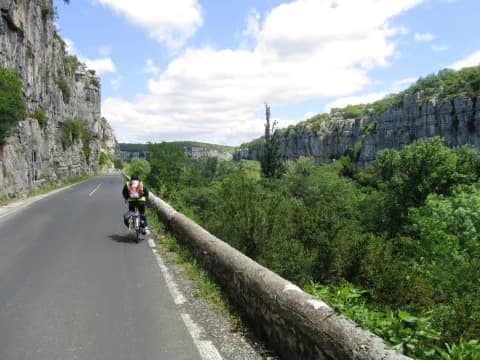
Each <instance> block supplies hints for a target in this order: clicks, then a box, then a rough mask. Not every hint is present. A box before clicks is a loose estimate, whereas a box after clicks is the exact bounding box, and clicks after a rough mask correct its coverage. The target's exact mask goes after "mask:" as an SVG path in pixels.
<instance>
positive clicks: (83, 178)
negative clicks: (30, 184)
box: [28, 175, 95, 197]
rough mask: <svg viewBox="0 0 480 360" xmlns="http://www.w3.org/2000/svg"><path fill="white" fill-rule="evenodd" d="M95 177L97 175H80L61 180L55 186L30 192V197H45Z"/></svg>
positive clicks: (44, 186) (41, 187)
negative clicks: (47, 194)
mask: <svg viewBox="0 0 480 360" xmlns="http://www.w3.org/2000/svg"><path fill="white" fill-rule="evenodd" d="M94 177H95V175H78V176H73V177H70V178H66V179H60V180H59V181H58V182H57V183H55V184H48V185H43V186H40V187H38V188H36V189H32V190H30V191H29V192H28V196H29V197H30V196H37V195H43V194H46V193H48V192H50V191H53V190H57V189H60V188H63V187H65V186H70V185H73V184H78V183H80V182H82V181H86V180H90V179H93V178H94Z"/></svg>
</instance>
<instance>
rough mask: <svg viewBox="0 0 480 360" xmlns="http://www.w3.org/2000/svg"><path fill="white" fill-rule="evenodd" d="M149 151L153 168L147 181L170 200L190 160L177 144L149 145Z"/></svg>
mask: <svg viewBox="0 0 480 360" xmlns="http://www.w3.org/2000/svg"><path fill="white" fill-rule="evenodd" d="M147 149H148V151H149V159H148V160H149V162H150V165H151V167H152V171H151V173H150V176H148V178H147V181H148V183H149V184H150V186H151V187H152V188H155V189H157V190H158V191H159V192H160V193H161V194H162V196H164V197H165V198H167V199H169V198H170V197H171V196H173V194H175V192H176V191H177V189H178V186H179V181H180V177H181V175H182V172H183V171H184V170H185V169H186V166H187V163H188V158H187V156H186V155H185V151H184V149H183V148H182V147H180V146H178V145H176V144H173V143H166V142H162V143H159V144H148V147H147Z"/></svg>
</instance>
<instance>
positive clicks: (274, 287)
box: [148, 194, 409, 360]
mask: <svg viewBox="0 0 480 360" xmlns="http://www.w3.org/2000/svg"><path fill="white" fill-rule="evenodd" d="M148 203H149V206H150V207H151V208H153V209H154V210H155V212H156V213H157V214H158V217H159V219H160V220H161V221H162V222H163V223H164V225H165V226H166V228H167V230H168V231H170V232H171V233H172V234H173V235H174V236H175V237H176V239H177V240H178V241H179V242H180V243H181V244H183V245H184V246H186V247H187V248H189V249H190V250H191V252H192V253H193V255H194V256H195V258H196V259H197V261H199V262H200V263H201V264H202V265H203V266H204V267H205V268H206V269H207V270H208V271H209V273H210V274H211V275H212V276H213V277H214V278H215V279H216V280H217V281H218V282H219V285H220V286H221V287H222V289H223V291H224V293H225V294H226V295H227V296H228V297H229V299H230V300H231V301H232V302H233V303H234V304H235V305H236V306H238V307H239V309H240V311H242V313H243V315H244V316H245V317H246V319H247V321H248V322H249V325H250V327H252V328H253V329H254V330H255V331H256V332H257V334H259V335H260V336H261V337H263V338H264V339H265V340H266V342H267V343H268V344H269V346H270V347H271V348H272V349H274V350H275V351H276V352H277V353H278V354H280V356H281V357H282V358H285V359H302V360H304V359H329V360H331V359H340V360H346V359H356V360H357V359H358V360H367V359H368V360H376V359H378V360H380V359H382V360H387V359H388V360H393V359H395V360H401V359H409V358H408V357H406V356H403V355H401V354H398V353H396V352H395V351H393V350H388V349H387V348H386V346H385V343H384V342H383V340H382V339H381V338H380V337H378V336H376V335H374V334H372V333H370V332H368V331H366V330H363V329H361V328H360V327H359V326H358V325H357V324H355V323H354V322H353V321H351V320H349V319H347V318H345V317H344V316H342V315H339V314H338V313H337V312H335V310H333V309H332V308H331V307H329V306H328V305H327V304H325V303H324V302H323V301H321V300H319V299H318V298H315V297H313V296H311V295H309V294H307V293H305V292H303V291H302V290H301V289H300V288H299V287H297V286H295V285H293V284H292V283H290V282H289V281H287V280H285V279H283V278H282V277H280V276H279V275H277V274H275V273H274V272H272V271H271V270H269V269H267V268H265V267H263V266H261V265H259V264H258V263H256V262H255V261H253V260H252V259H250V258H248V257H247V256H245V255H243V254H242V253H240V252H239V251H238V250H236V249H234V248H232V247H231V246H229V245H228V244H226V243H224V242H223V241H221V240H219V239H218V238H216V237H215V236H213V235H212V234H210V233H209V232H207V231H206V230H205V229H203V228H202V227H200V226H199V225H198V224H196V223H195V222H193V221H192V220H190V219H189V218H187V217H186V216H184V215H183V214H181V213H179V212H177V211H175V209H173V208H172V207H171V206H170V205H169V204H167V203H166V202H164V201H163V200H161V199H160V198H158V197H156V196H155V195H154V194H150V196H149V199H148Z"/></svg>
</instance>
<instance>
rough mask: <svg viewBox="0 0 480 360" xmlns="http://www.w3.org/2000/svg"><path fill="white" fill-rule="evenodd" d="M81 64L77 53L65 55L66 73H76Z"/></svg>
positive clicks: (64, 65) (64, 66)
mask: <svg viewBox="0 0 480 360" xmlns="http://www.w3.org/2000/svg"><path fill="white" fill-rule="evenodd" d="M79 65H80V61H78V58H77V57H76V56H75V55H65V56H64V57H63V68H64V70H65V74H70V75H73V74H75V72H76V71H77V69H78V66H79Z"/></svg>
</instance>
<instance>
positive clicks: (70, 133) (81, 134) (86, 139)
mask: <svg viewBox="0 0 480 360" xmlns="http://www.w3.org/2000/svg"><path fill="white" fill-rule="evenodd" d="M92 138H93V137H92V134H91V132H90V130H89V127H88V123H87V122H86V121H85V120H83V119H67V120H66V121H65V122H64V123H63V124H62V133H61V142H62V146H63V149H67V148H68V147H70V146H72V145H73V144H74V143H75V142H76V141H78V140H81V141H82V151H83V155H84V156H85V160H86V161H87V162H88V160H89V157H90V143H91V141H92Z"/></svg>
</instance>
